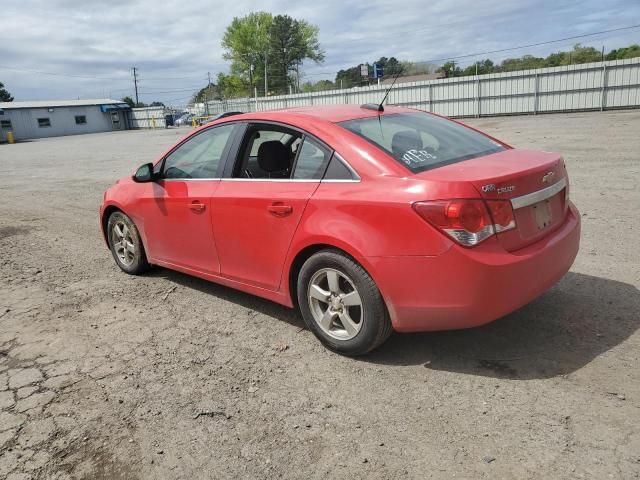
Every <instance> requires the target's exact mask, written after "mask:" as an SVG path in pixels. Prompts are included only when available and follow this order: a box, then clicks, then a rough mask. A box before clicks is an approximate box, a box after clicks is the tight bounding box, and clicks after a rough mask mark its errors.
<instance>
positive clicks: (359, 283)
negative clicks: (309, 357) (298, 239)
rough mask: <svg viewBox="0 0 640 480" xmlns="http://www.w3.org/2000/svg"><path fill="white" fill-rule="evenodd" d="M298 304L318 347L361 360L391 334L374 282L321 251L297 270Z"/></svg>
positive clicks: (350, 261)
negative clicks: (318, 341) (323, 346)
mask: <svg viewBox="0 0 640 480" xmlns="http://www.w3.org/2000/svg"><path fill="white" fill-rule="evenodd" d="M297 294H298V304H299V306H300V311H301V312H302V316H303V318H304V321H305V323H306V324H307V326H308V327H309V329H310V330H311V331H312V332H313V333H314V334H315V335H316V337H318V338H319V339H320V341H321V342H322V343H323V344H324V345H325V346H327V347H328V348H330V349H331V350H334V351H336V352H338V353H342V354H344V355H363V354H365V353H368V352H370V351H371V350H373V349H374V348H376V347H378V346H379V345H380V344H382V343H383V342H384V341H385V340H386V339H387V338H388V337H389V335H390V334H391V331H392V328H391V321H390V319H389V314H388V313H387V309H386V307H385V304H384V300H383V299H382V295H381V294H380V291H379V290H378V287H377V286H376V284H375V282H374V281H373V279H372V278H371V277H370V276H369V274H368V273H367V272H366V270H365V269H364V268H362V266H360V265H359V264H358V263H357V262H355V261H354V260H353V259H351V258H350V257H348V256H347V255H344V254H342V253H341V252H339V251H336V250H322V251H320V252H318V253H316V254H314V255H313V256H311V257H310V258H309V259H308V260H307V261H306V262H305V263H304V264H303V265H302V268H301V269H300V274H299V275H298V283H297Z"/></svg>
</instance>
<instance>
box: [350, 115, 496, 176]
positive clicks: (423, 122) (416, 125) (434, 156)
mask: <svg viewBox="0 0 640 480" xmlns="http://www.w3.org/2000/svg"><path fill="white" fill-rule="evenodd" d="M339 125H341V126H342V127H344V128H346V129H347V130H349V131H351V132H353V133H355V134H357V135H360V136H361V137H363V138H365V139H366V140H368V141H369V142H371V143H373V144H374V145H376V146H377V147H379V148H381V149H382V150H384V151H385V152H387V153H388V154H390V155H391V156H392V157H393V158H395V159H396V160H397V161H398V162H400V163H402V164H403V165H404V166H405V167H407V168H408V169H409V170H411V171H412V172H413V173H418V172H422V171H425V170H429V169H431V168H436V167H440V166H442V165H448V164H451V163H456V162H461V161H463V160H468V159H470V158H475V157H481V156H483V155H489V154H491V153H496V152H500V151H502V150H505V148H504V147H503V146H502V145H500V144H499V143H498V142H495V141H493V140H491V139H490V138H488V137H486V136H484V135H482V134H481V133H478V132H476V131H474V130H471V129H470V128H467V127H464V126H462V125H460V124H458V123H455V122H451V121H449V120H446V119H444V118H440V117H437V116H435V115H429V114H427V113H421V112H416V113H396V114H388V115H384V114H383V115H379V116H376V117H368V118H360V119H356V120H348V121H346V122H341V123H339Z"/></svg>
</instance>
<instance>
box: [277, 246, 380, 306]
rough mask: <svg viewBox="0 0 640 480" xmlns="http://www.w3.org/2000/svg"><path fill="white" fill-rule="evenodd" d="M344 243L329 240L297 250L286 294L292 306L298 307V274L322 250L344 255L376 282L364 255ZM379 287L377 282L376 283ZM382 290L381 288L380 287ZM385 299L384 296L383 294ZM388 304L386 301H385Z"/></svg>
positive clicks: (288, 276) (291, 264)
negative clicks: (305, 263)
mask: <svg viewBox="0 0 640 480" xmlns="http://www.w3.org/2000/svg"><path fill="white" fill-rule="evenodd" d="M341 243H342V242H331V241H327V240H322V241H318V242H316V243H310V244H308V245H305V246H303V247H301V248H298V249H297V250H296V252H297V253H296V254H295V255H292V259H291V262H290V264H289V268H288V275H287V283H286V288H287V289H288V292H285V293H286V295H287V296H288V297H289V298H290V300H291V304H292V306H294V307H298V295H297V290H298V274H299V273H300V269H301V268H302V265H304V262H306V261H307V260H308V259H309V258H311V257H312V256H313V255H314V254H316V253H318V252H320V251H322V250H334V251H337V252H339V253H341V254H343V255H346V256H347V257H349V258H350V259H351V260H353V261H354V262H356V263H357V264H358V265H360V266H361V267H362V268H364V270H365V271H366V272H367V273H368V274H369V275H370V276H371V278H372V279H373V280H374V282H375V281H376V278H375V275H374V274H373V273H372V271H371V265H370V264H369V262H367V261H366V260H365V258H364V257H363V256H362V255H359V254H358V252H355V251H353V249H351V248H349V247H348V246H346V245H342V244H341ZM376 285H377V282H376ZM378 288H380V287H378ZM381 293H382V291H381ZM383 298H384V294H383ZM385 303H386V301H385Z"/></svg>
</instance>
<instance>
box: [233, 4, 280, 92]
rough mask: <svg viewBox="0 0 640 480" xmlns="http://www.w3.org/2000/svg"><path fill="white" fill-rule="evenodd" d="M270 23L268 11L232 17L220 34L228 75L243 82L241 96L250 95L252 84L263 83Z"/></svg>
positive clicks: (260, 84) (258, 84)
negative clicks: (229, 69)
mask: <svg viewBox="0 0 640 480" xmlns="http://www.w3.org/2000/svg"><path fill="white" fill-rule="evenodd" d="M272 23H273V16H272V15H271V14H270V13H268V12H252V13H250V14H248V15H246V16H244V17H235V18H234V19H233V20H232V21H231V24H230V25H229V26H228V27H227V29H226V30H225V32H224V35H223V36H222V48H224V50H225V53H224V58H225V59H227V60H230V61H231V74H232V75H234V76H237V77H238V79H239V80H240V81H241V83H243V84H244V85H245V86H244V88H245V91H244V93H243V95H246V94H247V93H248V94H250V95H253V87H254V86H262V85H264V62H265V55H267V54H268V51H269V46H270V42H269V31H270V29H271V25H272ZM238 83H239V82H238V81H234V84H236V85H237V84H238ZM263 89H264V87H263Z"/></svg>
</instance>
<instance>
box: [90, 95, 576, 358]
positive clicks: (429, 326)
mask: <svg viewBox="0 0 640 480" xmlns="http://www.w3.org/2000/svg"><path fill="white" fill-rule="evenodd" d="M100 218H101V225H102V229H103V233H104V236H105V239H106V241H107V243H108V246H109V248H110V249H111V252H112V253H113V257H114V259H115V261H116V263H117V265H118V266H119V267H120V268H121V269H122V270H124V271H125V272H126V273H130V274H139V273H142V272H144V271H145V270H146V269H147V268H149V266H150V265H160V266H162V267H167V268H171V269H175V270H179V271H181V272H184V273H188V274H191V275H195V276H198V277H201V278H204V279H207V280H211V281H214V282H217V283H220V284H223V285H227V286H230V287H233V288H237V289H239V290H243V291H245V292H249V293H252V294H255V295H258V296H261V297H264V298H267V299H269V300H272V301H274V302H278V303H280V304H283V305H286V306H289V307H294V306H296V307H298V308H299V309H300V311H301V312H302V316H303V318H304V320H305V322H306V324H307V325H308V327H309V328H310V330H311V331H312V332H313V333H314V334H315V335H316V336H317V337H318V338H319V339H320V340H321V341H322V342H323V343H324V344H325V345H326V346H327V347H329V348H331V349H332V350H335V351H338V352H340V353H344V354H349V355H357V354H363V353H366V352H369V351H371V350H372V349H374V348H376V347H377V346H379V345H380V344H381V343H382V342H384V341H385V339H386V338H387V337H388V336H389V334H390V333H391V331H392V330H396V331H399V332H418V331H428V330H445V329H458V328H467V327H474V326H477V325H482V324H485V323H487V322H490V321H492V320H495V319H496V318H499V317H501V316H503V315H505V314H507V313H509V312H512V311H513V310H515V309H517V308H519V307H521V306H523V305H525V304H526V303H528V302H530V301H531V300H533V299H534V298H536V297H537V296H539V295H541V294H542V293H543V292H545V291H546V290H547V289H549V288H550V287H551V286H552V285H553V284H554V283H556V282H557V281H558V280H559V279H560V278H561V277H562V276H563V275H564V274H565V273H566V272H567V271H568V270H569V267H570V266H571V264H572V263H573V260H574V258H575V256H576V254H577V252H578V245H579V241H580V216H579V214H578V211H577V210H576V208H575V206H574V205H573V204H572V203H571V201H570V200H569V181H568V177H567V171H566V168H565V165H564V161H563V160H562V157H561V156H560V155H558V154H556V153H548V152H536V151H528V150H517V149H514V148H512V147H510V146H509V145H507V144H505V143H503V142H501V141H499V140H496V139H494V138H491V137H489V136H488V135H485V134H483V133H481V132H478V131H476V130H474V129H471V128H469V127H466V126H464V125H462V124H460V123H458V122H454V121H451V120H448V119H445V118H442V117H439V116H436V115H433V114H429V113H425V112H421V111H417V110H412V109H407V108H396V107H387V108H386V109H385V110H384V111H377V109H375V108H371V107H370V106H363V107H358V106H347V105H345V106H336V107H308V108H296V109H289V110H282V111H273V112H260V113H252V114H243V115H236V116H232V117H228V118H224V119H221V120H218V121H216V122H213V123H210V124H207V125H205V126H203V127H202V128H200V129H197V130H195V131H194V132H193V133H191V134H190V135H188V136H187V137H186V138H184V139H183V140H181V141H180V142H179V143H177V144H176V145H175V146H173V147H172V148H170V149H169V150H168V151H167V152H166V153H164V154H163V155H161V156H160V158H158V160H157V161H156V162H154V163H149V164H145V165H142V166H141V167H140V168H139V169H138V170H137V171H136V173H135V174H134V175H133V176H132V177H126V178H124V179H122V180H119V181H118V182H117V183H116V184H115V185H114V186H112V187H111V188H109V189H108V190H107V191H106V192H105V194H104V202H103V204H102V207H101V209H100Z"/></svg>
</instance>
